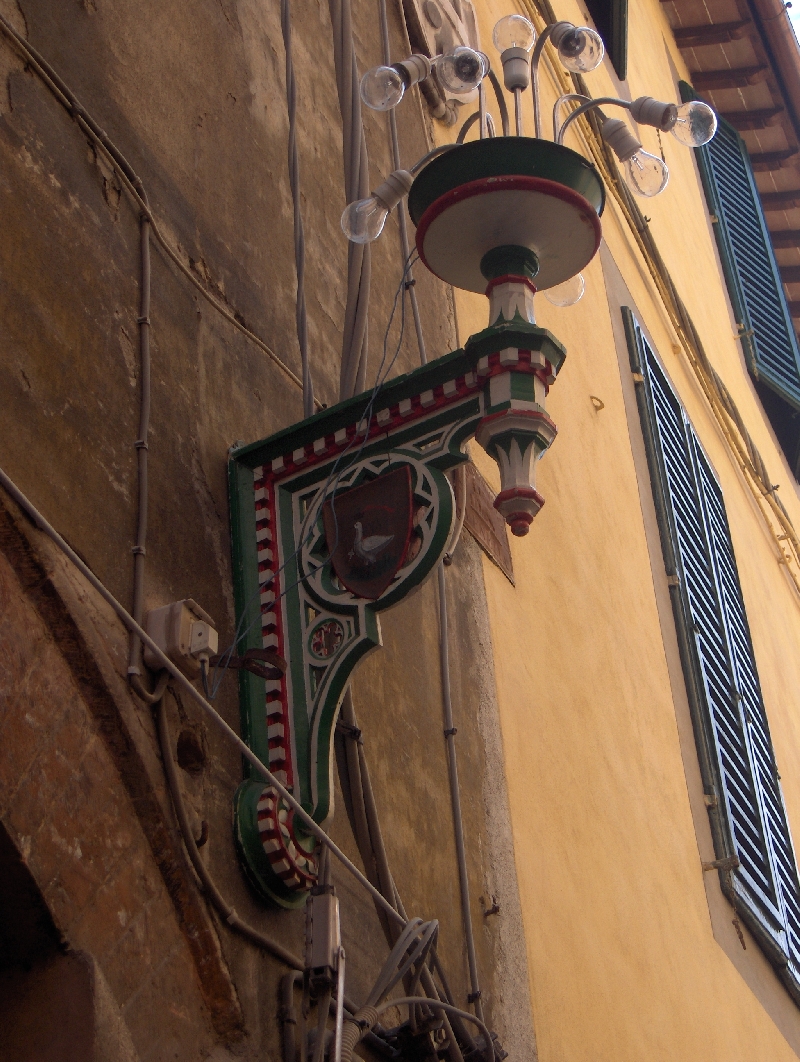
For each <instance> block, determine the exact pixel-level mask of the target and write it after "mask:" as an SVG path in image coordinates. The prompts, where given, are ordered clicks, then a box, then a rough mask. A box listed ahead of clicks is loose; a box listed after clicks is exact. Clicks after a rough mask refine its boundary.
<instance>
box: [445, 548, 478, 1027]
mask: <svg viewBox="0 0 800 1062" xmlns="http://www.w3.org/2000/svg"><path fill="white" fill-rule="evenodd" d="M444 572H445V568H444V564H440V565H439V573H438V574H439V646H440V660H441V669H442V706H443V708H444V736H445V742H446V744H447V766H448V775H449V778H450V802H451V805H452V808H453V827H454V830H455V841H456V857H457V859H458V878H459V884H460V886H461V917H462V920H463V923H464V936H465V938H466V942H467V961H468V963H469V980H470V987H471V992H470V1002H471V1003H472V1004H473V1005H474V1007H475V1013H476V1014H477V1016H478V1018H479V1019H480V1021H481V1022H482V1021H483V1004H482V1003H481V989H480V985H479V982H478V961H477V958H476V956H475V936H474V934H473V931H472V914H471V911H470V901H469V879H468V877H467V857H466V851H465V847H464V820H463V817H462V814H461V793H460V791H459V786H458V758H457V754H456V745H455V736H456V728H455V727H454V726H453V702H452V698H451V695H450V652H449V647H448V623H447V584H446V581H445V574H444Z"/></svg>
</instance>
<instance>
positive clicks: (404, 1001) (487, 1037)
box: [351, 996, 495, 1062]
mask: <svg viewBox="0 0 800 1062" xmlns="http://www.w3.org/2000/svg"><path fill="white" fill-rule="evenodd" d="M415 1003H424V1004H426V1005H427V1006H429V1007H431V1008H432V1009H433V1010H441V1011H443V1012H444V1013H445V1014H449V1015H457V1016H458V1017H459V1018H463V1020H464V1021H471V1022H474V1024H475V1025H477V1026H478V1028H479V1029H480V1031H481V1032H482V1033H483V1039H484V1045H485V1047H484V1059H485V1060H486V1062H495V1052H494V1044H493V1041H492V1037H491V1034H490V1032H489V1030H488V1029H487V1028H486V1026H485V1025H484V1023H483V1022H482V1021H481V1019H480V1018H477V1017H476V1016H475V1015H474V1014H470V1013H469V1011H468V1010H461V1009H460V1008H459V1007H453V1006H451V1005H450V1004H449V1003H442V1002H441V1000H438V1001H434V1000H430V999H428V998H427V997H426V996H402V997H401V998H400V999H387V1000H386V1002H385V1003H382V1004H381V1005H380V1006H379V1007H376V1008H375V1010H376V1012H377V1014H378V1015H381V1014H383V1012H384V1011H385V1010H389V1009H390V1008H391V1007H403V1006H412V1005H413V1004H415ZM354 1017H355V1015H354ZM351 1020H352V1019H351Z"/></svg>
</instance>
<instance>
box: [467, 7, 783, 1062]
mask: <svg viewBox="0 0 800 1062" xmlns="http://www.w3.org/2000/svg"><path fill="white" fill-rule="evenodd" d="M555 7H556V13H557V15H558V17H560V18H568V19H571V20H573V21H577V22H581V21H582V20H583V19H585V17H586V12H585V10H584V9H582V7H581V5H580V4H575V3H569V2H565V3H558V4H556V5H555ZM629 10H630V22H629V73H628V81H627V83H626V84H625V85H624V86H620V83H619V82H618V81H616V79H615V78H614V77H613V74H612V73H611V72H610V70H609V66H608V63H607V61H606V62H605V63H604V65H603V67H601V68H600V69H599V70H598V71H597V72H595V73H593V74H589V75H587V81H588V83H589V85H590V89H591V91H592V93H593V94H594V95H595V96H600V95H620V94H622V95H625V96H626V97H627V98H630V99H635V98H636V97H637V96H640V95H643V94H648V95H652V96H655V97H657V98H659V99H665V100H669V99H677V98H679V97H678V91H677V85H676V80H675V77H674V71H675V70H677V72H678V75H679V76H683V77H684V78H687V72H686V69H685V66H684V65H683V63H682V61H681V57H680V54H679V53H678V51H677V49H676V48H675V47H674V43H673V42H672V40H671V34H670V29H669V26H668V24H667V22H666V20H665V18H664V17H663V15H662V13H661V11H660V8H659V5H658V3H655V2H652V3H651V2H647V3H637V4H631V5H630V9H629ZM481 11H482V14H483V19H482V33H483V35H484V38H485V37H486V35H487V33H488V31H489V28H490V27H491V25H492V23H493V21H494V20H495V19H496V18H499V17H500V16H501V15H502V14H505V13H506V9H505V7H504V5H502V4H499V3H487V4H486V5H484V6H482V8H481ZM687 79H688V78H687ZM543 82H544V84H543V90H544V102H543V108H542V113H543V115H545V116H546V119H545V120H546V121H549V114H550V111H551V108H552V102H553V100H554V99H555V95H556V93H555V92H554V83H553V81H552V79H551V78H549V77H548V76H547V75H545V77H544V78H543ZM620 88H622V92H620ZM525 104H526V112H525V121H526V123H528V124H527V125H526V129H530V128H532V115H531V113H530V108H529V103H528V101H527V100H526V101H525ZM573 128H574V127H573ZM639 132H640V138H641V140H642V141H643V143H644V146H645V148H646V150H648V151H651V152H652V153H654V154H658V153H659V143H658V139H657V136H656V133H655V131H654V130H652V129H647V128H640V130H639ZM661 140H662V143H663V149H664V153H665V157H666V161H667V163H668V165H669V168H670V174H671V177H670V183H669V185H668V187H667V189H666V190H665V191H664V193H663V194H662V195H660V196H659V197H657V198H654V199H650V200H644V201H642V206H643V209H644V212H645V213H646V215H647V216H648V218H650V219H651V220H650V228H651V231H652V232H653V234H654V236H655V238H656V241H657V244H658V248H659V250H660V251H661V253H662V255H663V257H664V259H665V260H666V263H667V266H668V268H669V270H670V272H671V275H672V277H673V279H674V281H675V283H676V285H677V289H678V292H679V294H680V296H681V298H682V299H683V300H684V301H685V303H686V304H687V306H688V308H689V311H690V314H691V316H692V318H693V320H694V322H695V324H696V326H697V328H698V331H699V333H700V336H701V339H702V341H703V343H704V345H705V347H706V350H707V352H708V354H709V357H710V359H711V361H712V364H713V365H714V368H715V369H716V370H717V371H718V372H719V373H720V375H721V376H722V378H723V380H724V382H725V384H726V385H727V387H728V388H729V390H730V392H731V394H732V395H733V398H734V400H735V402H736V404H737V406H738V408H739V410H740V411H741V413H742V416H743V418H744V421H745V423H746V425H747V428H748V430H749V432H750V433H751V435H752V436H753V438H754V440H755V443H756V445H757V447H758V449H759V450H760V452H761V454H762V456H763V458H764V459H765V461H766V464H767V467H768V468H769V470H770V475H771V476H772V477H773V480H772V481H773V482H774V483H777V484H779V485H780V497H781V500H782V501H783V503H784V504H785V505H786V507H787V509H788V511H789V513H790V516H791V518H792V520H793V522H794V524H795V526H798V521H800V500H799V498H798V485H797V483H796V481H795V480H794V479H793V477H792V475H791V473H790V471H789V469H788V467H787V465H786V462H785V460H784V458H783V455H782V453H781V451H780V450H779V448H778V447H777V445H776V443H775V440H774V437H773V435H772V431H771V428H770V425H769V422H768V421H767V420H766V418H765V417H764V414H763V412H762V410H761V407H760V405H759V402H758V398H757V396H756V393H755V389H754V387H753V384H752V381H751V380H750V378H749V377H748V375H747V372H746V367H745V364H744V360H743V357H742V352H741V348H740V345H739V344H738V342H737V341H736V340H735V338H734V337H735V333H736V327H735V324H734V320H733V316H732V314H731V311H730V307H729V304H728V299H727V293H726V290H725V287H724V284H723V281H722V275H721V271H720V268H719V263H718V259H717V253H716V247H715V241H714V237H713V233H712V231H711V225H710V223H709V219H708V211H707V208H706V204H705V199H704V196H703V192H702V188H701V185H700V180H699V176H698V174H697V171H696V168H695V163H694V160H693V158H692V154H691V152H689V151H687V150H686V149H684V148H682V147H681V146H680V145H679V144H677V143H676V142H675V141H674V140H673V139H672V137H670V136H662V138H661ZM566 142H567V144H568V146H573V147H578V148H579V145H580V141H579V138H578V136H577V135H576V134H575V133H574V132H573V133H572V134H568V136H567V141H566ZM602 220H603V234H604V247H603V248H602V250H601V253H600V254H599V255H598V257H597V258H596V259H595V260H594V262H593V263H592V264H591V265H590V266H589V268H588V269H587V270H586V271H585V276H586V285H587V287H586V294H585V296H584V298H583V299H582V301H581V302H579V303H578V304H577V305H576V306H573V307H571V308H564V309H558V308H556V307H554V306H552V305H550V304H549V303H547V302H546V301H545V300H544V299H542V298H538V299H537V321H538V322H539V323H540V324H542V325H544V326H545V327H547V328H550V329H551V330H552V331H553V332H554V333H555V335H556V336H557V337H558V338H559V339H560V340H561V341H562V342H563V343H564V344H565V345H566V347H567V351H568V356H567V361H566V364H565V366H564V368H563V370H562V372H561V374H560V375H559V377H558V380H557V382H556V384H555V385H554V387H553V388H552V390H551V392H550V396H549V398H548V410H549V411H550V412H551V415H552V417H553V419H554V420H555V422H556V424H557V425H558V426H559V429H560V430H559V435H558V438H557V439H556V441H555V443H554V444H553V447H552V449H551V450H550V451H548V453H547V454H546V455H545V457H544V459H543V461H542V462H541V465H540V468H539V473H538V481H537V486H538V489H539V490H540V492H541V493H542V494H543V495H544V497H545V499H546V504H545V507H544V509H543V510H542V512H541V513H540V515H539V516H538V517H537V518H536V521H535V522H534V524H533V526H532V529H531V533H530V535H529V536H528V537H527V538H526V539H522V540H520V541H514V540H512V552H513V556H514V569H515V576H516V587H514V588H512V587H511V586H509V584H508V583H507V582H506V580H504V579H503V577H502V576H501V575H500V574H499V573H498V572H497V569H496V568H495V567H494V566H493V565H491V564H490V563H488V562H486V561H485V562H484V574H485V579H486V585H487V594H488V600H489V611H490V616H491V627H492V644H493V651H494V657H495V669H496V674H497V677H498V700H499V706H500V714H501V723H502V732H503V740H504V752H505V757H506V772H507V777H508V784H509V792H510V799H511V809H512V823H513V832H514V843H515V851H516V860H517V868H518V873H519V879H520V883H521V898H522V910H523V917H524V923H525V928H526V937H527V941H528V960H529V965H530V971H531V986H532V993H533V1003H534V1021H535V1025H536V1033H537V1043H538V1047H539V1055H540V1058H542V1059H547V1060H548V1062H549V1060H552V1062H556V1060H558V1062H561V1060H562V1059H563V1060H567V1059H569V1060H577V1059H581V1060H587V1062H588V1060H589V1059H596V1058H606V1057H608V1058H611V1057H613V1058H614V1059H619V1060H622V1059H625V1060H630V1062H633V1060H640V1059H642V1058H648V1059H664V1060H665V1062H666V1060H668V1059H675V1058H680V1059H682V1060H683V1059H685V1060H687V1062H689V1060H698V1062H699V1060H700V1059H708V1058H715V1059H717V1058H719V1059H721V1058H725V1059H737V1060H741V1062H745V1060H749V1059H754V1058H770V1059H792V1058H795V1057H797V1055H798V1054H800V1011H798V1009H797V1007H796V1006H795V1004H794V1003H792V1001H791V999H790V997H789V995H788V993H787V992H786V990H785V988H784V987H783V985H782V984H781V982H780V981H779V979H778V977H777V975H776V973H775V972H774V971H773V969H772V968H771V967H770V965H769V964H768V962H767V961H766V959H765V958H764V956H763V953H762V952H761V950H760V949H759V947H758V945H757V943H756V942H755V941H754V939H753V938H752V936H751V935H750V934H749V933H748V931H747V929H746V928H745V929H743V934H744V940H745V943H746V950H743V947H742V945H741V944H740V943H739V939H738V937H737V935H736V931H735V928H734V927H733V925H732V920H733V918H734V911H733V909H732V908H731V906H730V904H729V903H728V902H727V900H725V898H724V897H723V895H722V893H721V890H720V885H719V879H718V875H717V874H716V873H706V874H704V873H703V871H702V868H701V862H702V861H703V860H711V859H713V858H714V853H713V847H712V843H711V836H710V830H709V826H708V818H707V812H706V808H705V806H704V803H703V794H702V785H701V782H700V774H699V768H698V765H697V754H696V751H695V744H694V738H693V735H692V728H691V722H690V718H689V709H688V705H687V702H686V692H685V686H684V682H683V676H682V672H681V667H680V661H679V658H678V649H677V642H676V636H675V627H674V621H673V619H672V612H671V608H670V603H669V594H668V587H667V583H666V576H665V574H664V567H663V561H662V559H661V548H660V544H659V538H658V530H657V525H656V519H655V510H654V507H653V501H652V493H651V488H650V480H649V475H648V471H647V464H646V459H645V452H644V447H643V442H642V436H641V429H640V426H639V417H638V413H637V409H636V400H635V397H634V384H633V381H632V379H631V372H630V367H629V361H628V352H627V348H626V346H625V339H624V334H623V330H622V318H621V313H620V307H621V306H623V305H627V306H630V307H631V308H632V309H633V310H634V312H635V313H636V315H637V317H638V319H639V320H640V322H641V323H642V325H643V326H644V328H645V329H646V330H647V333H648V335H649V336H650V337H651V340H652V342H653V344H654V346H655V348H656V350H657V351H658V354H659V355H660V356H661V358H662V360H663V363H664V365H665V367H666V369H667V372H668V373H669V375H670V378H671V380H672V381H673V383H674V385H675V386H676V388H677V389H678V392H679V394H680V397H681V400H682V401H683V402H684V404H685V406H686V408H687V411H688V413H689V416H690V418H691V420H692V422H693V424H694V426H695V428H696V430H697V432H698V434H699V436H700V438H701V440H702V443H703V445H704V447H705V448H706V450H707V452H708V454H709V457H710V459H711V462H712V464H713V466H714V468H715V470H716V472H717V474H718V476H719V478H720V481H721V484H722V489H723V492H724V496H725V503H726V506H727V511H728V518H729V521H730V525H731V533H732V537H733V544H734V548H735V551H736V556H737V560H738V565H739V573H740V577H741V582H742V589H743V593H744V598H745V604H746V608H747V613H748V618H749V621H750V626H751V629H752V634H753V641H754V646H755V654H756V659H757V663H758V668H759V673H760V678H761V684H762V689H763V693H764V699H765V703H766V707H767V712H768V715H769V721H770V726H771V731H772V737H773V741H774V745H775V750H776V756H777V760H778V765H779V768H780V773H781V777H782V784H783V788H784V794H785V799H786V804H787V808H788V813H789V819H790V824H791V825H792V827H793V832H794V836H795V838H796V837H797V836H798V833H800V785H799V784H798V782H799V780H800V771H799V770H798V768H800V740H798V739H799V738H800V733H799V732H798V727H799V726H800V694H799V693H798V691H800V654H798V644H800V599H798V595H797V593H796V591H795V590H794V588H793V587H792V585H791V583H790V581H789V579H788V578H787V575H786V572H785V570H784V568H783V566H781V565H780V564H779V563H778V561H777V557H778V551H777V547H776V545H775V542H774V539H773V538H772V537H771V536H770V535H769V534H768V533H767V531H766V528H765V524H764V522H763V519H762V517H761V516H760V514H759V512H758V509H757V506H756V504H755V502H754V501H753V498H752V495H751V493H750V491H749V489H748V488H747V486H746V484H745V482H744V480H743V477H742V475H741V473H740V472H739V470H738V467H737V466H736V465H735V462H734V461H733V459H732V457H731V452H730V450H729V449H728V446H727V444H726V442H725V440H724V438H723V437H722V435H721V433H720V431H719V428H718V427H717V425H716V422H715V421H714V419H713V416H712V414H711V411H710V409H709V407H708V405H707V402H706V400H705V398H704V397H703V395H702V392H701V390H700V388H699V385H698V383H697V380H696V378H695V377H694V375H693V373H692V370H691V368H690V366H689V364H688V362H687V360H686V357H685V355H684V354H683V353H682V351H681V349H680V346H679V345H678V339H677V336H676V334H675V332H674V331H673V329H672V327H671V325H670V322H669V318H668V316H667V314H666V312H665V309H664V305H663V303H662V302H661V300H660V298H659V295H658V292H657V290H656V288H655V285H654V283H653V280H652V278H651V276H650V274H649V273H648V270H647V266H646V264H645V262H644V260H643V258H642V257H641V255H640V254H639V253H638V251H637V250H636V248H635V244H634V240H633V237H632V234H631V231H630V229H629V228H628V226H627V224H626V222H625V221H624V219H623V218H622V217H621V215H620V213H619V211H618V208H617V207H616V204H615V203H614V201H613V199H612V197H609V202H608V206H607V208H606V211H605V214H604V216H603V219H602ZM456 302H457V310H458V321H459V329H460V338H461V342H463V341H464V338H465V337H466V336H468V335H469V334H470V333H471V332H474V331H476V330H477V329H478V328H480V327H483V326H485V323H486V308H485V300H482V299H481V298H479V297H477V296H469V295H464V294H463V293H458V294H457V300H456ZM590 396H595V397H596V398H599V399H600V400H601V402H602V403H604V406H603V408H602V409H600V410H597V409H596V408H595V404H594V403H593V402H592V400H591V397H590ZM473 455H474V458H475V460H476V462H477V463H478V464H479V467H480V468H481V470H482V471H483V472H484V474H485V475H486V476H487V478H489V479H490V480H491V481H492V482H493V483H495V485H497V482H498V481H497V476H496V470H495V468H494V466H493V463H492V462H491V461H488V460H487V459H486V458H485V456H484V455H483V454H482V453H481V451H480V450H479V448H477V447H475V446H473Z"/></svg>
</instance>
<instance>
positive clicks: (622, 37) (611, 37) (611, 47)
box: [586, 0, 628, 81]
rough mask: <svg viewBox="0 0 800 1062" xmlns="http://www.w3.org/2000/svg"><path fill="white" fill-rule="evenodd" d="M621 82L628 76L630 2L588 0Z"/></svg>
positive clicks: (590, 10) (593, 19)
mask: <svg viewBox="0 0 800 1062" xmlns="http://www.w3.org/2000/svg"><path fill="white" fill-rule="evenodd" d="M586 7H587V8H588V10H589V14H590V15H591V16H592V22H594V24H595V28H596V29H597V32H598V33H599V34H600V36H601V37H602V38H603V44H604V45H605V47H606V52H607V53H608V57H609V59H610V60H611V65H612V66H613V67H614V69H615V70H616V72H617V77H618V78H619V79H620V81H624V80H625V79H626V78H627V76H628V0H586Z"/></svg>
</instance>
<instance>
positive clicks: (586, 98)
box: [553, 92, 592, 142]
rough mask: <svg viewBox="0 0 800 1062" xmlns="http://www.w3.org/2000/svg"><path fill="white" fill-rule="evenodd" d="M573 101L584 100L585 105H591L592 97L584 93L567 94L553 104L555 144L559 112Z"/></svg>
mask: <svg viewBox="0 0 800 1062" xmlns="http://www.w3.org/2000/svg"><path fill="white" fill-rule="evenodd" d="M571 100H583V101H584V102H585V103H591V100H592V97H591V96H584V94H583V93H582V92H567V93H565V94H564V95H563V96H559V97H558V99H557V100H556V102H555V103H554V104H553V142H555V140H556V136H557V135H558V112H559V110H560V109H561V106H562V104H564V103H569V102H570V101H571Z"/></svg>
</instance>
